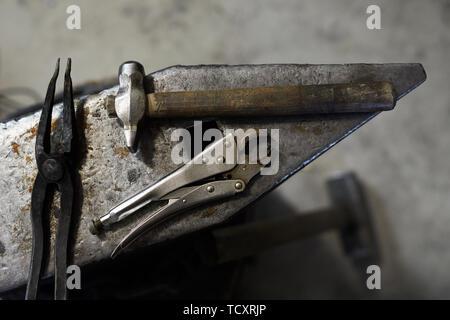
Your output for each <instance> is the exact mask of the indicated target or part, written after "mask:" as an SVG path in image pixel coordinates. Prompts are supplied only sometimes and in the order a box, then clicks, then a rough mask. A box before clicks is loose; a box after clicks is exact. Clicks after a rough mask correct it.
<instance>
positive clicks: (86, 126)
mask: <svg viewBox="0 0 450 320" xmlns="http://www.w3.org/2000/svg"><path fill="white" fill-rule="evenodd" d="M88 116H89V108H88V107H85V108H83V131H89V130H91V128H92V125H91V124H90V123H89V122H88V119H89V117H88Z"/></svg>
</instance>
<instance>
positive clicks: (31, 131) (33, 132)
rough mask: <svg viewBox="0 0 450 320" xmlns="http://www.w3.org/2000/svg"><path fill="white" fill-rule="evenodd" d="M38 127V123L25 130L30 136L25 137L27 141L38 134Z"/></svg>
mask: <svg viewBox="0 0 450 320" xmlns="http://www.w3.org/2000/svg"><path fill="white" fill-rule="evenodd" d="M37 127H38V125H37V124H36V125H35V126H34V127H32V128H31V129H28V130H27V131H25V134H28V136H26V137H25V141H28V140H31V139H33V138H34V137H36V134H37Z"/></svg>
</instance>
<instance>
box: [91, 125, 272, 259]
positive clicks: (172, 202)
mask: <svg viewBox="0 0 450 320" xmlns="http://www.w3.org/2000/svg"><path fill="white" fill-rule="evenodd" d="M249 138H252V137H248V136H247V137H240V139H244V140H245V139H247V141H248V139H249ZM253 138H256V137H253ZM217 150H224V152H223V153H220V152H219V153H218V152H217ZM218 154H219V155H218ZM264 162H266V163H265V164H262V163H261V161H259V162H255V163H248V156H247V155H246V153H245V141H237V137H236V136H235V135H233V134H228V135H226V136H225V137H223V138H221V139H219V140H217V141H215V142H213V143H211V144H210V145H209V146H208V147H207V148H206V149H205V150H204V151H203V152H201V153H199V154H198V155H197V156H195V157H194V158H193V159H192V160H190V161H189V162H188V163H186V164H185V165H184V166H182V167H181V168H179V169H177V170H175V171H174V172H173V173H171V174H169V175H168V176H166V177H164V178H163V179H161V180H159V181H158V182H156V183H155V184H153V185H151V186H149V187H148V188H146V189H144V190H142V191H141V192H139V193H137V194H135V195H134V196H132V197H130V198H129V199H127V200H125V201H123V202H122V203H120V204H119V205H117V206H115V207H114V208H112V209H111V210H110V211H109V212H108V213H107V214H106V215H104V216H102V217H100V219H97V220H94V221H93V223H92V226H91V232H92V233H97V232H98V231H99V230H100V229H102V228H104V227H108V226H109V225H111V224H113V223H115V222H118V221H120V220H122V219H124V218H125V217H127V216H129V215H130V214H132V213H134V212H135V211H137V210H138V209H140V208H142V207H144V206H146V205H147V204H149V203H150V202H153V201H160V200H162V201H164V200H166V201H168V203H167V204H166V205H165V206H163V207H162V208H160V209H159V210H157V211H156V212H153V213H151V214H150V215H149V216H147V217H146V218H144V219H143V221H142V222H140V223H139V224H138V225H137V226H136V227H135V228H134V229H133V230H131V231H130V233H129V234H128V235H126V236H125V238H124V239H122V240H121V242H120V243H119V245H118V246H117V247H116V248H115V249H114V251H113V252H112V254H111V256H112V257H113V258H114V257H115V256H117V255H118V254H119V253H120V252H121V251H122V250H123V249H124V248H126V247H128V246H129V245H130V244H132V243H133V242H134V241H136V240H137V239H139V238H140V237H141V236H142V235H143V234H145V233H146V232H147V231H149V230H150V229H151V228H152V227H154V226H155V225H157V224H159V223H161V222H163V221H165V220H167V219H169V218H170V217H172V216H173V215H174V214H176V213H178V212H180V211H184V210H187V209H190V208H192V207H195V206H198V205H201V204H204V203H208V202H211V201H214V200H218V199H222V198H227V197H230V196H233V195H235V194H237V193H240V192H242V191H244V189H245V187H246V185H247V184H248V182H249V181H250V180H251V179H252V178H253V177H254V176H255V175H257V174H258V173H259V172H260V169H261V168H262V167H264V166H265V165H267V164H268V161H264Z"/></svg>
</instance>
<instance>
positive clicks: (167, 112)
mask: <svg viewBox="0 0 450 320" xmlns="http://www.w3.org/2000/svg"><path fill="white" fill-rule="evenodd" d="M144 78H145V73H144V67H143V66H142V65H141V64H140V63H138V62H135V61H127V62H125V63H123V64H122V65H121V66H120V68H119V83H120V85H119V91H118V93H117V96H116V98H115V113H116V115H117V117H118V118H119V119H120V120H121V121H122V123H123V130H124V134H125V140H126V145H127V147H128V148H129V149H130V150H131V151H132V152H135V151H136V149H137V148H136V146H137V144H136V142H137V128H138V124H139V122H140V120H141V119H142V118H143V117H144V115H147V116H149V117H150V118H165V119H169V118H194V119H201V118H217V117H255V116H259V117H264V116H265V117H268V116H295V115H302V114H317V113H322V114H323V113H349V112H377V111H386V110H391V109H393V108H394V106H395V101H396V94H395V91H394V88H393V85H392V84H391V83H390V82H386V81H371V82H349V83H336V84H317V85H289V86H277V87H252V88H233V89H219V90H201V91H176V92H145V89H144Z"/></svg>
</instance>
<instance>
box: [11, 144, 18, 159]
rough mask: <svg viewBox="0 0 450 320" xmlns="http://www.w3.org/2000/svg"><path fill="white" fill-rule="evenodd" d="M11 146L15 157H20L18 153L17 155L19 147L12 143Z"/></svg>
mask: <svg viewBox="0 0 450 320" xmlns="http://www.w3.org/2000/svg"><path fill="white" fill-rule="evenodd" d="M11 146H12V149H13V151H14V153H17V155H18V156H20V153H19V145H18V144H17V143H16V142H13V143H12V144H11Z"/></svg>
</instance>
